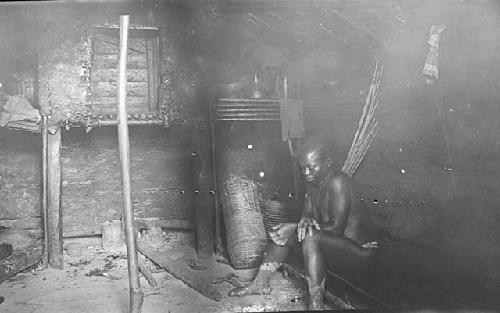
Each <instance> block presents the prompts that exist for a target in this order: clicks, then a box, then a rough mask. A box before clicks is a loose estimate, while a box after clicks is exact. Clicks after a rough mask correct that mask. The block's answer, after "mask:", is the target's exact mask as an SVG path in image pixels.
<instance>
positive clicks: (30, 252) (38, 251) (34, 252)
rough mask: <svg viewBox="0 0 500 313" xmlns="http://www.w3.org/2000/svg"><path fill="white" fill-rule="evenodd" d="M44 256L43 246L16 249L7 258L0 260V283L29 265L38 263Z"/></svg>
mask: <svg viewBox="0 0 500 313" xmlns="http://www.w3.org/2000/svg"><path fill="white" fill-rule="evenodd" d="M41 257H42V247H41V246H35V247H33V246H31V247H28V249H26V250H25V251H14V253H13V254H11V255H9V256H8V257H6V258H5V259H2V260H0V284H1V283H2V282H4V281H5V280H6V279H9V278H10V277H12V276H14V275H16V274H17V273H19V272H20V271H22V270H24V269H26V268H27V267H30V266H32V265H33V264H36V263H37V262H38V261H39V260H40V258H41Z"/></svg>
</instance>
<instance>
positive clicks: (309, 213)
mask: <svg viewBox="0 0 500 313" xmlns="http://www.w3.org/2000/svg"><path fill="white" fill-rule="evenodd" d="M313 217H314V213H313V207H312V201H311V196H310V194H309V188H306V194H305V196H304V205H303V206H302V213H301V215H300V219H303V218H313Z"/></svg>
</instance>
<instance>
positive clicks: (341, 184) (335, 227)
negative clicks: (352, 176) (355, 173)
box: [321, 176, 351, 234]
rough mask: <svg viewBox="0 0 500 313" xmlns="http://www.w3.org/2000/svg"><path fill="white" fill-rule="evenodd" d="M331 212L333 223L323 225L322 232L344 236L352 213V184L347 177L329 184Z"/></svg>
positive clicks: (341, 177)
mask: <svg viewBox="0 0 500 313" xmlns="http://www.w3.org/2000/svg"><path fill="white" fill-rule="evenodd" d="M327 188H328V195H329V210H330V213H331V214H330V216H331V217H333V219H334V220H333V221H332V222H328V223H324V224H321V229H322V230H327V231H331V232H333V233H336V234H344V230H345V227H346V225H347V220H348V219H349V214H350V211H351V184H350V182H349V178H347V177H345V176H338V177H335V178H333V179H332V180H331V182H329V184H328V187H327Z"/></svg>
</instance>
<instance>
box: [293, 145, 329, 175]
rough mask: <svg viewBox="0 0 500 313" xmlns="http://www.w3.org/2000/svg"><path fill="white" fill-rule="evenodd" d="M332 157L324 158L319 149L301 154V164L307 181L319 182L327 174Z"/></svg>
mask: <svg viewBox="0 0 500 313" xmlns="http://www.w3.org/2000/svg"><path fill="white" fill-rule="evenodd" d="M330 163H331V159H330V158H327V159H323V160H322V158H321V156H320V153H319V151H318V150H317V149H314V150H311V151H308V152H306V153H304V154H302V155H299V165H300V169H301V171H302V174H303V175H304V179H305V180H306V181H307V182H312V183H314V182H318V181H321V179H322V178H323V177H324V176H325V175H326V173H327V171H328V167H329V165H330Z"/></svg>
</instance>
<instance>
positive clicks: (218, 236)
mask: <svg viewBox="0 0 500 313" xmlns="http://www.w3.org/2000/svg"><path fill="white" fill-rule="evenodd" d="M216 105H217V103H214V104H212V105H210V109H209V119H210V142H211V151H210V154H211V156H212V166H211V168H212V184H213V187H212V188H213V190H211V191H210V192H211V193H212V192H213V194H212V195H213V198H214V200H213V201H214V211H215V212H214V216H215V254H216V255H218V256H220V255H223V253H224V251H223V247H222V231H221V225H220V224H221V217H222V216H221V212H220V208H219V195H218V187H217V161H216V149H215V147H216V142H215V139H216V138H215V130H216V128H215V112H214V111H215V106H216Z"/></svg>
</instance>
